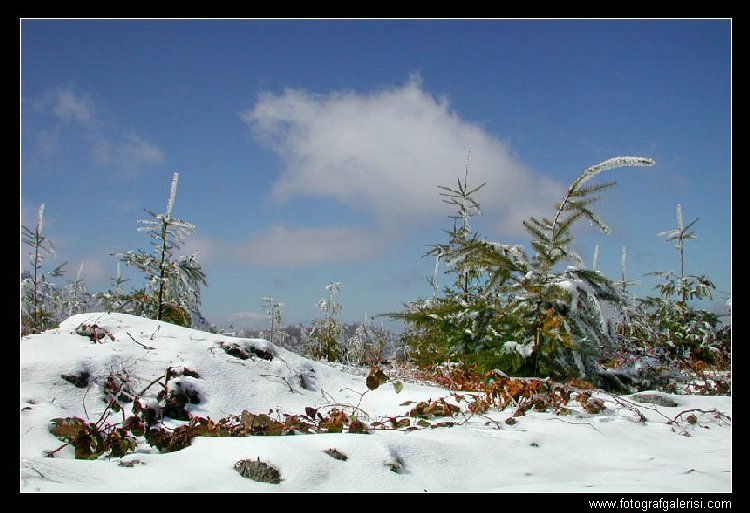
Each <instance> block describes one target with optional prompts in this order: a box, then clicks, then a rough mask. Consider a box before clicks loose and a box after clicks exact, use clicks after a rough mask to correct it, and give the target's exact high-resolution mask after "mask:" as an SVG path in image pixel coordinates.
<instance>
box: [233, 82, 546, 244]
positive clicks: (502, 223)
mask: <svg viewBox="0 0 750 513" xmlns="http://www.w3.org/2000/svg"><path fill="white" fill-rule="evenodd" d="M242 119H243V120H244V121H245V122H246V123H247V124H248V125H249V126H250V127H251V129H252V130H253V133H254V134H255V135H256V137H257V138H258V139H259V140H260V141H263V142H264V143H266V144H267V145H269V146H270V147H272V148H273V149H274V151H276V152H277V153H278V155H279V157H280V158H281V159H282V160H283V162H284V167H283V170H282V174H281V176H280V178H279V179H278V181H277V182H276V183H275V185H274V190H273V192H274V195H275V196H276V197H277V198H278V199H280V200H288V199H292V198H295V197H302V196H308V197H318V198H326V199H333V200H336V201H339V202H341V203H343V204H346V205H349V206H351V207H354V208H357V209H361V210H364V211H365V212H366V213H369V214H372V215H374V216H375V217H376V218H377V219H378V220H379V222H380V223H381V225H382V227H384V228H385V229H386V230H390V231H392V230H401V229H402V228H404V227H406V226H408V225H410V224H412V223H415V222H418V221H420V220H423V219H428V218H433V217H434V216H435V215H441V216H444V215H445V214H446V213H447V212H448V210H447V207H446V206H445V205H444V204H442V203H441V202H440V200H439V197H438V195H437V192H438V191H437V186H438V185H451V184H455V182H456V177H457V176H458V175H459V174H463V168H464V164H465V158H466V153H467V151H468V150H471V172H470V175H471V176H470V180H471V182H473V183H474V184H479V183H482V182H487V186H486V187H485V188H484V189H483V190H482V191H481V192H480V193H479V195H478V199H479V200H480V202H481V203H482V205H483V206H484V207H485V210H491V213H492V216H493V217H494V218H495V219H497V220H498V221H497V227H498V228H501V229H502V230H504V231H506V233H518V232H519V231H520V230H521V228H520V221H521V220H522V219H524V218H525V217H527V216H529V215H530V214H535V213H538V212H539V211H540V210H541V209H544V210H543V211H546V210H548V209H549V207H550V205H551V203H552V202H553V201H554V200H555V199H556V198H557V196H558V195H559V192H560V187H559V186H558V185H557V184H556V183H554V182H552V181H551V180H549V179H547V178H544V177H542V176H539V175H537V174H535V173H534V172H532V171H531V170H530V169H528V168H527V167H525V166H524V165H523V164H522V163H520V162H519V161H518V160H517V159H516V158H515V157H514V156H513V155H512V154H511V152H510V150H509V147H508V146H507V145H506V144H505V143H503V142H502V141H500V140H498V139H497V138H495V137H493V136H491V135H490V134H488V133H487V132H486V131H485V130H484V129H483V128H482V127H481V126H479V125H478V124H476V123H472V122H469V121H465V120H463V119H461V118H460V117H459V116H458V115H457V114H456V113H455V112H453V111H452V110H451V109H450V107H449V104H448V102H447V100H444V99H440V100H438V99H435V98H434V97H433V96H431V95H430V94H429V93H427V92H425V91H424V89H422V86H421V84H420V82H419V80H418V79H414V78H412V79H411V80H409V81H408V82H407V83H406V84H405V85H403V86H401V87H395V88H391V89H385V90H382V91H377V92H373V93H368V94H362V93H355V92H342V93H331V94H327V95H313V94H310V93H308V92H305V91H301V90H294V89H288V90H285V91H284V92H283V93H281V94H271V93H265V94H262V95H261V96H260V98H259V99H258V101H257V102H256V104H255V105H254V106H253V108H252V109H250V110H248V111H247V112H245V113H244V114H243V115H242Z"/></svg>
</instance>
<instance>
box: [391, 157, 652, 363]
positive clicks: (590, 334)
mask: <svg viewBox="0 0 750 513" xmlns="http://www.w3.org/2000/svg"><path fill="white" fill-rule="evenodd" d="M652 164H653V161H651V160H650V159H644V158H640V157H616V158H612V159H609V160H606V161H604V162H601V163H599V164H596V165H595V166H592V167H590V168H588V169H586V170H585V171H584V172H583V173H582V174H581V175H580V176H578V178H576V180H575V181H573V183H572V184H571V185H570V187H569V188H568V190H567V191H566V194H565V197H564V198H563V200H562V201H561V202H560V203H556V204H555V206H554V208H555V210H554V216H553V217H552V218H542V219H537V218H535V217H532V218H530V219H528V220H526V221H524V223H523V224H524V227H525V228H526V230H527V231H528V232H529V233H530V235H531V236H532V243H531V245H532V249H533V250H534V253H533V256H531V257H529V256H528V255H527V253H526V252H525V251H524V249H523V248H522V247H520V246H509V245H505V244H500V243H496V242H489V241H486V240H483V239H480V238H479V237H477V236H471V237H466V238H465V239H464V240H465V243H462V244H459V245H457V247H456V248H455V249H454V250H453V252H452V253H453V259H452V263H453V270H454V272H456V273H457V275H458V276H459V277H460V276H465V275H467V274H466V273H472V274H469V276H474V277H476V279H475V280H474V283H476V284H477V287H476V290H477V293H476V295H475V297H473V298H472V297H471V294H468V295H467V296H465V297H466V298H467V299H471V301H465V300H464V302H463V304H462V303H461V302H460V301H457V300H456V299H459V300H460V299H461V298H460V297H459V298H455V297H454V298H453V300H451V297H450V290H446V297H444V298H437V299H436V300H433V301H426V300H421V301H416V302H413V303H411V304H410V305H407V310H406V312H404V313H403V314H401V315H399V316H397V317H400V318H402V319H404V320H406V321H407V325H408V326H409V328H410V329H409V331H407V337H408V338H409V339H410V341H411V346H412V348H413V349H414V348H416V349H417V351H416V354H417V358H419V352H420V351H424V352H429V350H430V349H432V350H433V352H434V355H433V357H439V356H440V352H441V350H442V353H443V357H444V358H446V359H455V358H458V359H461V360H464V361H474V362H477V363H479V364H480V365H481V366H483V367H485V368H487V367H490V368H491V367H498V368H501V369H503V370H509V371H512V372H519V373H522V374H535V375H539V374H542V375H557V376H568V375H581V374H583V375H591V374H593V373H594V372H595V357H596V356H597V355H598V351H599V349H600V348H601V346H602V345H604V344H606V343H611V334H610V330H609V327H608V325H607V322H606V319H605V316H604V315H603V313H602V309H601V302H602V301H612V302H615V301H617V300H618V298H619V295H618V293H617V290H616V288H615V287H614V286H613V284H612V283H611V282H610V280H609V279H607V278H606V277H605V276H603V275H602V274H601V273H599V272H596V271H592V270H588V269H585V268H584V266H583V263H582V261H581V258H580V257H579V256H578V255H577V254H576V253H575V252H574V251H573V250H572V248H571V243H572V241H573V234H572V228H573V226H574V225H575V224H576V222H577V221H579V220H582V219H586V220H588V221H589V222H590V223H591V224H593V225H594V226H597V227H598V228H599V229H601V230H602V231H603V232H605V233H606V232H608V231H609V229H608V228H607V226H606V225H605V224H604V223H603V222H602V221H601V220H600V219H599V218H598V217H597V216H596V214H595V213H594V212H593V211H592V210H591V205H592V204H593V203H594V202H596V201H597V199H598V198H597V196H596V193H598V192H600V191H602V190H604V189H606V188H608V187H611V186H612V185H613V183H603V184H598V185H587V184H588V182H589V180H591V179H592V178H594V177H595V176H597V175H598V174H599V173H601V172H602V171H605V170H608V169H613V168H617V167H622V166H644V165H652ZM446 252H447V251H446ZM564 264H573V265H568V266H567V267H565V268H563V267H562V266H563V265H564ZM457 321H458V322H457ZM456 328H459V329H461V330H463V332H462V333H461V335H463V338H462V340H461V343H462V344H456V343H455V342H456V341H457V339H459V338H460V337H457V336H456V335H457V334H458V330H457V329H456ZM445 341H449V342H448V344H447V347H446V344H445ZM446 349H447V350H446ZM411 354H412V355H414V354H415V351H412V353H411Z"/></svg>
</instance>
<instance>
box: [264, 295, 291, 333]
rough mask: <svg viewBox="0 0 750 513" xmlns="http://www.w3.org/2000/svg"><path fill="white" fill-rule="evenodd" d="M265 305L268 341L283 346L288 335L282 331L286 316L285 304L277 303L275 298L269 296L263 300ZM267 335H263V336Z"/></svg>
mask: <svg viewBox="0 0 750 513" xmlns="http://www.w3.org/2000/svg"><path fill="white" fill-rule="evenodd" d="M263 304H264V307H265V311H266V317H268V341H269V342H272V343H274V344H279V345H281V344H282V343H283V342H284V339H285V338H286V336H287V334H286V333H284V332H283V331H282V330H281V323H282V322H283V316H284V307H285V306H286V305H285V304H284V303H280V302H278V301H276V300H275V299H274V298H272V297H270V296H267V297H264V298H263ZM263 335H265V334H262V335H261V336H263Z"/></svg>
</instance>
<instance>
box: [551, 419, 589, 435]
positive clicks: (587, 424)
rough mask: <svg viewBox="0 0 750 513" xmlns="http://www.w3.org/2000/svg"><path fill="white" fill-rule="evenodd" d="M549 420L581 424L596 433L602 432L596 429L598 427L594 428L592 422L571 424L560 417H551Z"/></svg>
mask: <svg viewBox="0 0 750 513" xmlns="http://www.w3.org/2000/svg"><path fill="white" fill-rule="evenodd" d="M547 420H559V421H560V422H565V423H566V424H580V425H585V426H589V427H590V428H591V429H593V430H594V431H596V432H600V431H599V430H598V429H596V426H594V425H593V424H592V423H591V422H571V421H569V420H565V419H561V418H560V417H550V418H549V419H547Z"/></svg>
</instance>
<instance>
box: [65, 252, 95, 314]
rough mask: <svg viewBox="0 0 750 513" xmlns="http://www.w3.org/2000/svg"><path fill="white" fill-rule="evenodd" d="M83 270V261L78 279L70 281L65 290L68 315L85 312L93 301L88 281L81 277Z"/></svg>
mask: <svg viewBox="0 0 750 513" xmlns="http://www.w3.org/2000/svg"><path fill="white" fill-rule="evenodd" d="M82 272H83V262H81V265H80V266H79V267H78V272H77V273H76V279H75V280H73V281H71V282H70V283H68V285H67V287H65V290H64V292H65V297H64V300H63V304H64V307H65V309H66V310H67V315H68V316H71V315H73V314H78V313H83V312H85V311H86V310H87V309H88V307H89V304H90V303H91V299H92V297H91V294H90V293H89V291H88V289H87V288H86V283H85V282H84V281H83V279H82V278H81V273H82Z"/></svg>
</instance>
